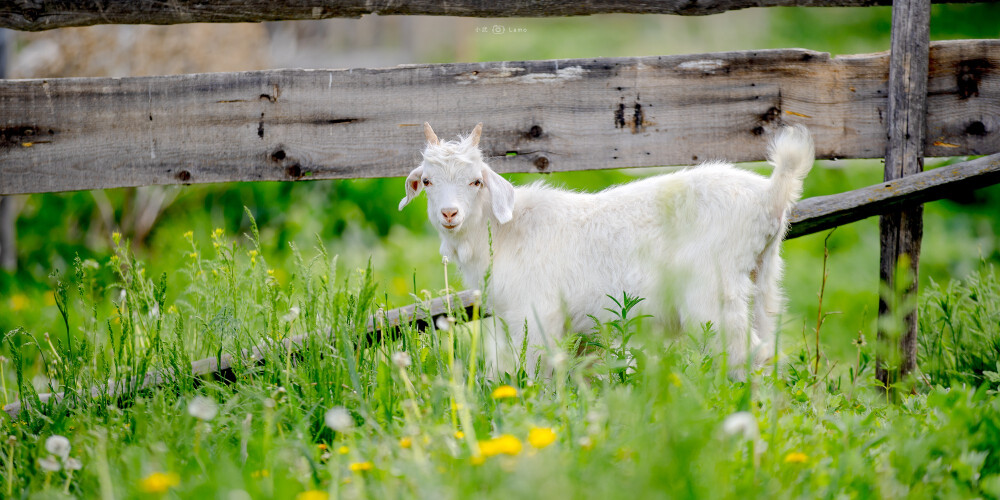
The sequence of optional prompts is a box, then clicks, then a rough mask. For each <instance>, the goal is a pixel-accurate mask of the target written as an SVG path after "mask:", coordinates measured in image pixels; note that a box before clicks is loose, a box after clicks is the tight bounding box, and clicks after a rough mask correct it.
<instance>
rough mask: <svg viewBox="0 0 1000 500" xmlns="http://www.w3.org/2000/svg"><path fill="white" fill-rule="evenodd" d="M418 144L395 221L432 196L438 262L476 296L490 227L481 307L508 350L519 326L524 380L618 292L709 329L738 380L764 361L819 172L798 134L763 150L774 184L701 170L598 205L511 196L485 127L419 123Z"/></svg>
mask: <svg viewBox="0 0 1000 500" xmlns="http://www.w3.org/2000/svg"><path fill="white" fill-rule="evenodd" d="M424 132H425V135H426V137H427V140H428V144H427V147H426V148H425V149H424V151H423V161H422V163H421V165H420V166H418V167H417V168H416V169H414V170H413V171H412V172H411V173H410V175H409V176H408V177H407V179H406V197H405V198H404V199H403V200H402V201H401V202H400V204H399V209H400V210H402V209H403V207H405V206H406V205H407V204H408V203H409V202H410V201H411V200H412V199H413V198H414V197H415V196H417V195H418V194H419V193H420V191H421V190H424V191H426V192H427V197H428V203H427V213H428V216H429V217H430V220H431V222H432V223H433V225H434V226H435V227H436V228H437V230H438V232H439V233H440V235H441V254H442V255H443V256H446V257H448V258H449V259H450V260H451V262H454V263H456V264H457V265H458V267H459V269H460V270H461V272H462V275H463V276H464V278H465V285H466V286H467V287H482V286H484V283H483V279H484V274H485V272H486V269H487V266H488V265H489V258H490V248H489V245H488V232H487V226H488V225H489V227H490V228H491V230H492V236H493V272H492V277H491V280H490V282H489V283H488V284H486V286H488V287H489V288H488V292H487V297H488V299H489V300H490V302H491V303H490V304H489V305H490V306H491V307H492V309H493V312H494V314H495V315H497V316H499V317H500V318H501V319H503V320H504V321H505V322H506V323H507V324H508V325H509V328H510V331H511V335H512V337H513V339H514V341H515V342H516V344H518V345H519V344H520V340H521V338H522V337H521V332H523V331H524V330H523V329H524V328H526V335H527V336H528V339H527V340H528V345H529V346H530V347H531V349H530V350H529V352H530V353H532V356H531V357H529V362H528V365H529V369H530V368H531V367H533V366H534V359H535V358H536V357H537V356H538V355H539V353H540V352H541V351H540V350H539V349H544V348H545V347H551V346H552V345H553V343H554V341H555V340H556V339H558V338H560V337H562V335H563V334H564V333H565V332H564V330H565V328H566V327H567V326H569V328H571V329H573V330H574V331H583V330H585V329H587V328H588V327H590V326H592V320H591V319H589V317H588V315H596V316H597V317H599V318H601V317H602V316H606V313H605V312H604V308H605V307H607V306H608V304H609V299H608V298H607V295H609V294H610V295H615V296H620V294H621V293H622V292H623V291H627V292H628V293H629V294H630V295H636V296H641V297H645V298H647V299H648V300H647V301H646V304H648V306H647V309H646V311H645V312H651V313H654V314H655V315H657V316H660V318H661V319H664V321H665V322H666V321H669V320H670V319H677V320H679V321H680V325H681V326H682V327H685V328H697V327H699V326H700V325H702V324H704V323H706V322H711V323H712V324H713V325H715V326H716V327H717V329H718V330H719V331H720V333H721V336H722V337H723V338H724V339H725V349H726V351H727V352H728V355H729V367H730V375H731V376H733V377H736V378H742V377H743V376H744V368H745V366H746V364H747V360H748V357H752V361H753V365H754V366H755V367H757V366H760V365H761V364H763V363H764V362H765V361H767V360H768V359H769V358H770V356H771V353H772V352H773V348H774V346H773V338H774V330H775V328H776V325H775V317H776V315H777V314H778V313H779V312H780V310H781V307H782V296H781V291H780V286H779V281H780V279H781V273H782V260H781V256H780V253H779V250H780V243H781V240H782V238H783V237H784V234H785V232H786V230H787V226H788V213H789V210H790V209H791V207H792V206H793V205H794V203H795V201H796V200H798V198H799V196H800V195H801V192H802V182H803V179H804V178H805V176H806V174H807V173H808V172H809V170H810V168H812V164H813V160H814V148H813V142H812V138H811V137H810V135H809V132H808V131H807V130H806V129H805V127H803V126H796V127H785V128H784V129H782V130H781V131H780V132H779V133H778V134H777V135H776V137H775V138H774V139H773V140H772V141H771V144H770V148H769V151H768V158H769V161H770V162H771V164H772V165H773V166H774V172H773V173H772V175H771V177H770V179H768V178H765V177H762V176H760V175H757V174H755V173H752V172H748V171H745V170H740V169H738V168H735V167H734V166H733V165H731V164H728V163H723V162H709V163H704V164H702V165H700V166H698V167H696V168H690V169H685V170H682V171H679V172H676V173H672V174H667V175H660V176H655V177H650V178H647V179H643V180H638V181H635V182H632V183H629V184H625V185H621V186H616V187H612V188H609V189H607V190H604V191H601V192H599V193H594V194H587V193H578V192H570V191H565V190H560V189H555V188H552V187H548V186H545V185H542V184H540V183H535V184H532V185H529V186H519V187H514V186H513V185H511V184H510V183H509V182H508V181H507V180H505V179H504V178H502V177H500V176H499V175H498V174H496V173H495V172H494V171H493V170H492V169H491V168H490V167H489V166H488V165H487V164H486V163H485V162H484V161H483V158H482V154H481V152H480V150H479V147H478V144H479V138H480V135H481V133H482V124H479V125H477V126H476V128H475V130H473V132H472V133H471V134H469V135H468V136H466V137H464V138H461V139H460V140H458V141H446V142H443V141H439V140H438V138H437V136H436V135H435V134H434V132H433V130H432V129H431V127H430V125H429V124H426V123H425V124H424ZM425 184H426V187H425ZM660 306H663V308H662V309H658V308H659V307H660ZM751 307H752V309H753V310H752V311H751V310H750V309H751ZM567 318H568V322H567ZM748 337H749V338H748Z"/></svg>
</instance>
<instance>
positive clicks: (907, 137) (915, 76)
mask: <svg viewBox="0 0 1000 500" xmlns="http://www.w3.org/2000/svg"><path fill="white" fill-rule="evenodd" d="M930 17H931V3H930V0H895V1H894V2H893V7H892V40H891V46H890V58H889V103H888V113H887V116H888V123H887V125H888V128H887V130H888V134H887V135H888V144H887V146H886V153H885V180H886V181H893V180H896V179H900V178H903V177H906V176H909V175H913V174H917V173H919V172H922V171H923V168H924V161H923V156H924V137H925V136H926V131H927V110H928V103H927V87H928V73H929V71H928V63H929V57H928V50H929V49H928V48H929V45H930ZM967 64H968V63H967ZM961 98H962V96H959V99H961ZM879 232H880V243H881V252H880V259H879V278H880V280H881V282H883V283H885V284H886V288H887V289H888V290H897V289H899V288H901V289H903V290H904V291H903V297H896V295H895V294H892V295H891V296H888V297H887V296H882V297H879V317H887V316H893V315H894V313H895V311H894V310H895V309H897V308H901V307H907V306H905V305H904V303H907V302H915V297H916V294H917V277H918V273H919V260H920V240H921V237H922V236H923V207H922V206H920V205H916V206H912V207H909V208H907V209H905V210H901V211H899V212H890V213H887V214H885V215H883V216H882V217H881V218H880V219H879ZM901 259H905V261H906V262H908V263H909V266H908V267H909V273H908V276H899V275H898V274H897V273H898V265H899V262H900V261H901ZM897 279H907V280H909V282H908V283H907V284H906V285H905V287H898V286H897V284H896V280H897ZM910 309H911V310H909V311H903V312H904V313H905V314H904V315H903V324H902V325H900V326H901V327H902V328H901V331H900V332H898V342H899V347H898V351H899V354H900V355H899V356H898V358H899V362H898V365H899V366H898V367H896V366H890V363H891V362H890V361H889V360H892V359H893V358H895V356H889V355H888V354H889V353H886V352H884V350H883V349H878V350H877V356H876V363H875V372H876V377H878V379H879V380H880V381H882V382H883V384H885V387H889V386H890V385H891V384H892V383H893V382H895V381H896V380H898V379H899V377H902V376H904V375H906V374H907V373H910V372H912V371H913V370H914V369H915V368H916V363H917V309H916V307H910ZM884 326H885V323H884V322H879V330H878V339H879V345H880V346H882V345H885V344H886V342H887V341H890V340H895V339H896V338H897V336H896V334H893V333H890V332H889V331H887V330H885V328H884ZM892 343H894V342H892ZM888 349H890V350H896V349H897V347H896V346H895V345H892V346H889V347H888Z"/></svg>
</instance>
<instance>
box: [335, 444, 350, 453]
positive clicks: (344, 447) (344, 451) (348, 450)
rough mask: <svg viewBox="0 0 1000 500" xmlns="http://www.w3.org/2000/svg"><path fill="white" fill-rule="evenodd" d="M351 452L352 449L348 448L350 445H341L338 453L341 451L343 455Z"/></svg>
mask: <svg viewBox="0 0 1000 500" xmlns="http://www.w3.org/2000/svg"><path fill="white" fill-rule="evenodd" d="M350 452H351V449H350V448H348V447H346V446H341V447H340V448H337V453H339V454H341V455H347V454H348V453H350Z"/></svg>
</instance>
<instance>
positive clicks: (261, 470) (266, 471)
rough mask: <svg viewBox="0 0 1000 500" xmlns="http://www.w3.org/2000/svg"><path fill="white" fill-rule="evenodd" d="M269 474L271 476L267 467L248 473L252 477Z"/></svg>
mask: <svg viewBox="0 0 1000 500" xmlns="http://www.w3.org/2000/svg"><path fill="white" fill-rule="evenodd" d="M270 476H271V471H269V470H267V469H260V470H255V471H253V472H251V473H250V477H252V478H254V479H260V478H262V477H270Z"/></svg>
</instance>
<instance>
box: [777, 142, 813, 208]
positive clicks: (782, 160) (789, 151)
mask: <svg viewBox="0 0 1000 500" xmlns="http://www.w3.org/2000/svg"><path fill="white" fill-rule="evenodd" d="M767 159H768V161H769V162H770V163H771V165H774V172H773V173H771V187H770V189H769V191H768V195H769V198H770V200H771V213H773V214H775V215H776V216H777V217H779V218H780V217H781V216H782V214H784V212H785V210H788V209H789V208H791V206H792V205H793V204H794V203H795V202H796V201H798V199H799V197H801V196H802V181H803V180H804V179H805V178H806V174H808V173H809V170H810V169H812V166H813V161H815V159H816V151H815V148H814V146H813V140H812V136H810V135H809V131H808V130H806V127H805V126H804V125H795V126H792V127H784V128H783V129H781V131H780V132H778V134H777V135H776V136H775V137H774V139H773V140H772V141H771V144H770V146H769V147H768V150H767Z"/></svg>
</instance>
